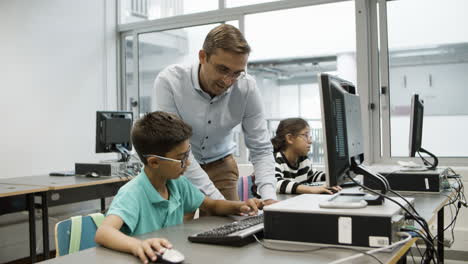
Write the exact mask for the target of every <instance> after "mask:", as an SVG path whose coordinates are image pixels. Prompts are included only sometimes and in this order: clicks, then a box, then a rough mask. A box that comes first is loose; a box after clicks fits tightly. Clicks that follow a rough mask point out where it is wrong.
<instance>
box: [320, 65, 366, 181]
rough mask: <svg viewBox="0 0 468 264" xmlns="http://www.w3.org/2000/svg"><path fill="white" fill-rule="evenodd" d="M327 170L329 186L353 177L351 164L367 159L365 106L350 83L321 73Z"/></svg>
mask: <svg viewBox="0 0 468 264" xmlns="http://www.w3.org/2000/svg"><path fill="white" fill-rule="evenodd" d="M319 87H320V88H319V90H320V96H321V108H322V129H323V135H324V151H325V168H326V169H325V170H326V179H327V185H328V186H335V185H340V184H343V183H344V182H345V179H346V177H347V176H350V174H349V172H350V169H351V165H352V164H351V162H352V161H353V160H354V161H355V162H357V163H358V164H360V163H361V162H362V161H363V159H364V145H363V138H362V125H361V105H360V100H359V96H358V95H357V94H356V88H355V87H354V85H353V84H352V83H350V82H348V81H345V80H343V79H340V78H337V77H335V76H331V75H329V74H324V73H322V74H319Z"/></svg>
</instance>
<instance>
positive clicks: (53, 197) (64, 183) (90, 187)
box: [0, 175, 128, 259]
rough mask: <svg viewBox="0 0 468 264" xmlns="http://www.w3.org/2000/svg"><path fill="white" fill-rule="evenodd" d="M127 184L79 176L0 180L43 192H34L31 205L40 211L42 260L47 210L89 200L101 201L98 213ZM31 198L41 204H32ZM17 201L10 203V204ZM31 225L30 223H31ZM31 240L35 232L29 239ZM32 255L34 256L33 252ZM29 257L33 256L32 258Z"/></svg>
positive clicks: (114, 179) (46, 237)
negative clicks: (106, 199)
mask: <svg viewBox="0 0 468 264" xmlns="http://www.w3.org/2000/svg"><path fill="white" fill-rule="evenodd" d="M127 181H128V179H127V178H125V177H116V176H112V177H100V178H89V177H82V176H64V177H58V176H49V175H38V176H27V177H17V178H6V179H0V184H9V185H14V186H23V187H24V188H27V187H28V186H29V188H42V189H44V190H45V191H42V192H39V191H34V194H32V196H33V198H32V199H33V203H34V205H37V206H39V207H40V208H41V210H42V235H43V238H44V239H43V246H44V257H45V259H48V258H49V257H50V255H49V253H50V250H49V248H50V247H49V222H48V218H49V210H48V208H49V206H57V205H64V204H70V203H76V202H83V201H88V200H95V199H101V210H102V211H104V210H105V198H106V197H111V196H114V195H115V194H116V193H117V191H118V190H119V188H120V187H121V186H122V185H124V184H125V183H126V182H127ZM34 196H36V197H37V198H39V200H40V201H36V202H34ZM14 201H17V199H13V200H11V201H9V202H10V203H12V202H14ZM30 225H31V221H30ZM30 230H31V227H30ZM31 236H33V237H34V242H35V232H33V233H32V234H31V232H30V237H31ZM34 254H35V252H34ZM31 256H32V255H31Z"/></svg>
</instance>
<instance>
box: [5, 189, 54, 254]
mask: <svg viewBox="0 0 468 264" xmlns="http://www.w3.org/2000/svg"><path fill="white" fill-rule="evenodd" d="M47 190H48V188H46V187H40V186H23V185H11V184H0V204H1V205H2V206H1V207H0V215H4V214H10V213H16V212H21V211H25V210H26V211H28V217H29V254H30V257H31V261H32V262H36V221H35V214H34V213H35V211H34V193H41V192H45V191H47Z"/></svg>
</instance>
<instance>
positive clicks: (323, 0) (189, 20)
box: [117, 0, 468, 165]
mask: <svg viewBox="0 0 468 264" xmlns="http://www.w3.org/2000/svg"><path fill="white" fill-rule="evenodd" d="M345 1H351V0H313V1H312V0H288V1H277V2H269V3H261V4H254V5H247V6H240V7H233V8H225V6H226V5H225V1H224V0H219V9H217V10H212V11H207V12H201V13H193V14H186V15H180V16H174V17H167V18H160V19H155V20H150V21H143V22H136V23H129V24H118V26H117V33H118V39H117V42H118V54H119V56H118V58H117V59H118V65H117V67H118V69H117V71H118V72H119V73H120V74H119V75H118V76H119V77H118V80H117V84H118V92H117V95H118V97H119V98H118V99H119V100H118V102H119V103H120V105H119V108H120V109H122V110H123V109H125V110H127V109H130V106H129V105H128V102H127V100H128V99H127V91H126V87H125V86H126V82H125V81H126V80H125V70H126V69H125V67H126V64H125V54H124V52H125V45H124V44H125V37H127V36H130V35H131V36H133V50H132V53H133V64H134V65H133V66H132V68H133V77H134V82H135V84H136V85H135V87H134V88H135V89H138V91H139V86H140V80H139V69H138V65H139V61H138V60H139V56H138V40H139V35H140V34H144V33H151V32H160V31H166V30H174V29H179V28H186V27H193V26H202V25H207V24H214V23H225V22H227V21H238V23H239V29H240V31H241V32H243V33H245V16H246V15H251V14H256V13H263V12H270V11H278V10H285V9H293V8H299V7H308V6H314V5H321V4H330V3H337V2H345ZM118 2H119V3H120V0H119V1H118ZM354 2H355V12H356V13H355V17H356V65H357V76H356V77H357V84H356V85H357V87H358V92H359V94H360V97H361V111H362V125H363V136H364V139H365V142H364V144H365V153H366V157H365V160H366V163H368V164H372V163H384V164H395V163H396V162H397V160H414V159H415V158H409V157H391V155H390V142H391V141H390V136H391V135H390V112H389V107H388V106H389V103H390V96H389V95H390V92H391V89H390V87H389V85H388V83H389V64H388V34H387V14H386V12H387V10H386V2H387V0H355V1H354ZM119 7H120V6H119ZM117 10H118V11H117V12H118V14H120V12H121V10H120V8H118V9H117ZM118 19H120V16H118ZM379 50H380V51H382V52H380V53H379ZM371 87H376V88H375V89H371ZM382 87H386V93H385V94H382ZM136 111H137V112H136V113H135V114H139V107H137V108H136ZM136 116H138V115H136ZM439 160H440V163H441V164H444V165H461V164H466V163H467V162H468V157H466V158H464V157H458V158H457V157H454V158H445V157H442V158H440V159H439Z"/></svg>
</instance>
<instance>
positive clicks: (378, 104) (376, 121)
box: [358, 0, 468, 166]
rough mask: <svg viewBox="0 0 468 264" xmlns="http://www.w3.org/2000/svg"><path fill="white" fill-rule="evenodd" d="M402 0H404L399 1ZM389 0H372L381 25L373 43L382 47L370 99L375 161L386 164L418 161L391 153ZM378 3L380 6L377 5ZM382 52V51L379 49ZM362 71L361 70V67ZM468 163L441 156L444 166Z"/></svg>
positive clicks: (417, 159) (374, 12)
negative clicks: (394, 155)
mask: <svg viewBox="0 0 468 264" xmlns="http://www.w3.org/2000/svg"><path fill="white" fill-rule="evenodd" d="M399 1H401V0H399ZM387 2H388V0H369V3H368V4H369V5H370V10H371V16H373V17H374V16H375V17H377V18H378V19H377V21H378V23H376V25H378V28H377V29H376V31H374V32H373V34H376V35H378V39H377V40H376V39H373V41H377V43H373V45H374V46H375V47H378V49H377V50H375V51H374V52H377V53H378V67H379V69H380V71H379V72H378V75H376V76H374V78H375V79H376V80H378V82H377V83H376V84H375V85H373V86H372V87H377V89H375V90H374V91H372V92H371V96H370V100H371V101H370V102H372V103H374V105H375V108H374V109H375V111H371V122H372V125H371V126H370V129H371V137H372V140H373V147H372V150H371V151H372V153H373V161H374V162H375V163H382V164H396V163H397V161H400V160H402V161H410V160H413V161H417V162H419V160H420V158H419V157H415V158H411V157H392V156H391V120H390V93H391V87H390V84H389V78H390V76H389V72H390V67H389V55H388V54H389V53H388V25H387ZM377 6H378V8H377ZM379 50H380V51H381V52H380V53H379V52H378V51H379ZM358 70H359V69H358ZM466 163H468V157H439V164H442V165H444V166H453V165H464V164H466Z"/></svg>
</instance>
